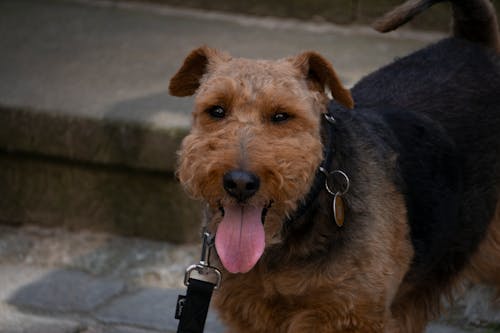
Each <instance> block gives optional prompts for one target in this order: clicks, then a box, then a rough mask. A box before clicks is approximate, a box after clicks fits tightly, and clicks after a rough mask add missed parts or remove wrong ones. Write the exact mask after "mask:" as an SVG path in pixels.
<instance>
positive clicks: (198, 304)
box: [175, 232, 222, 333]
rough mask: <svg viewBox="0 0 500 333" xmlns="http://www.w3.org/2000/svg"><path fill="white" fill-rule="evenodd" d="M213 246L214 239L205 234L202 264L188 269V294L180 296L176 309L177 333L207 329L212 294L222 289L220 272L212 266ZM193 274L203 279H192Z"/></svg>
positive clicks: (186, 277) (193, 332) (186, 278)
mask: <svg viewBox="0 0 500 333" xmlns="http://www.w3.org/2000/svg"><path fill="white" fill-rule="evenodd" d="M213 244H214V238H213V237H212V236H211V235H210V234H209V233H208V232H204V233H203V245H202V249H201V259H200V262H199V263H198V264H196V265H191V266H189V267H188V268H187V269H186V275H185V277H184V284H185V285H186V286H187V292H186V295H185V296H184V295H179V297H178V299H177V307H176V309H175V319H178V320H179V326H178V327H177V333H202V332H203V329H204V328H205V321H206V319H207V315H208V308H209V306H210V300H211V298H212V293H213V291H214V290H215V289H218V288H219V287H220V283H221V279H222V275H221V273H220V271H219V270H218V269H217V268H215V267H213V266H210V261H209V260H210V250H211V248H212V246H213ZM193 272H197V273H198V275H199V276H200V277H203V279H195V278H193V277H191V274H192V273H193ZM210 280H215V281H214V282H211V281H210Z"/></svg>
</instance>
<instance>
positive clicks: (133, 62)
mask: <svg viewBox="0 0 500 333" xmlns="http://www.w3.org/2000/svg"><path fill="white" fill-rule="evenodd" d="M401 2H402V1H399V0H332V1H327V0H310V1H306V0H290V1H275V2H270V1H264V0H252V1H232V2H231V1H224V0H212V1H204V0H183V1H180V0H157V1H136V2H133V1H125V0H124V1H99V0H0V286H1V287H0V332H2V333H4V332H28V333H34V332H47V333H59V332H75V333H76V332H86V333H90V332H103V333H111V332H125V333H141V332H142V333H145V332H174V331H175V328H176V321H175V320H174V319H173V310H174V305H175V300H176V295H177V294H178V293H179V292H181V289H182V287H183V285H182V281H183V274H184V269H185V268H186V267H187V266H188V265H190V264H193V263H196V262H197V260H198V258H197V257H198V252H199V242H200V236H199V235H200V220H201V218H200V216H201V215H200V205H199V204H198V203H196V202H193V201H192V200H190V199H189V198H187V197H186V195H185V194H184V192H183V190H182V188H181V187H180V186H179V185H178V183H177V181H176V179H175V166H176V151H177V149H178V147H179V144H180V142H181V140H182V138H183V137H184V136H185V135H186V133H187V131H188V130H189V126H190V111H191V107H192V106H191V105H192V98H182V99H181V98H173V97H170V96H168V92H167V87H168V81H169V79H170V77H171V76H172V75H173V74H174V73H175V71H176V70H177V69H178V68H179V67H180V65H181V64H182V61H183V59H184V57H185V56H186V55H187V54H188V53H189V51H190V50H192V49H194V48H196V47H198V46H200V45H209V46H212V47H216V48H220V49H223V50H226V51H228V52H230V53H232V54H233V55H235V56H244V57H250V58H271V59H276V58H280V57H285V56H289V55H293V54H297V53H299V52H301V51H304V50H316V51H318V52H320V53H322V54H323V55H324V56H325V57H326V58H328V59H329V60H330V61H331V62H332V63H333V65H334V67H335V68H336V70H337V73H339V75H340V76H341V78H342V80H343V82H344V83H345V84H346V85H347V86H352V85H353V84H354V83H356V82H357V81H358V80H359V79H360V78H361V77H363V76H364V75H366V74H368V73H370V72H371V71H373V70H375V69H377V68H379V67H381V66H383V65H385V64H388V63H390V62H391V61H392V60H393V59H395V58H397V57H402V56H404V55H406V54H408V53H410V52H412V51H414V50H416V49H419V48H421V47H423V46H425V45H428V44H430V43H432V42H435V41H437V40H439V39H440V38H443V37H445V36H446V35H447V33H448V27H449V25H450V22H451V20H450V10H449V6H448V5H447V4H439V5H437V6H435V7H434V8H432V9H431V10H429V11H427V12H425V13H424V15H422V16H421V17H418V18H417V19H416V20H414V21H412V22H411V23H410V24H409V25H408V26H405V27H404V28H402V29H400V30H398V31H396V32H393V33H390V34H388V35H381V34H378V33H376V32H375V31H373V30H372V29H371V28H370V27H369V24H370V23H371V22H372V21H373V20H374V19H375V18H377V17H378V16H379V15H381V14H382V13H384V12H385V11H387V10H388V9H390V8H392V7H393V6H395V5H397V4H399V3H401ZM493 2H494V4H495V6H496V8H497V11H498V10H499V9H500V0H495V1H493ZM491 298H492V293H491V290H489V289H488V288H486V287H475V288H473V289H472V290H471V291H470V292H469V293H468V294H467V296H466V297H464V298H461V299H460V300H459V301H458V303H457V304H458V305H457V306H455V307H453V308H452V309H451V310H450V313H449V314H448V315H447V316H446V317H443V318H442V319H441V320H439V321H436V322H435V323H433V324H432V325H430V327H429V330H428V332H429V333H439V332H441V333H444V332H477V333H486V332H500V324H499V323H500V311H499V310H498V309H499V307H492V306H490V305H488V301H489V300H491ZM220 331H222V325H221V324H220V322H219V321H218V320H217V318H216V316H215V315H213V314H211V316H210V318H209V321H208V323H207V332H208V333H211V332H220Z"/></svg>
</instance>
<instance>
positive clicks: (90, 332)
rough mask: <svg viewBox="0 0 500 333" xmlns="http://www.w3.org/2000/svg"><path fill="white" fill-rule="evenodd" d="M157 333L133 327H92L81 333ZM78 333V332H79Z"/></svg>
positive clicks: (164, 332)
mask: <svg viewBox="0 0 500 333" xmlns="http://www.w3.org/2000/svg"><path fill="white" fill-rule="evenodd" d="M154 332H158V331H156V330H154V331H152V330H145V329H140V328H135V327H127V326H97V327H96V326H94V327H92V326H91V327H88V328H86V329H85V330H84V331H82V332H81V333H154ZM79 333H80V332H79ZM162 333H174V331H172V332H170V331H168V332H166V331H163V332H162Z"/></svg>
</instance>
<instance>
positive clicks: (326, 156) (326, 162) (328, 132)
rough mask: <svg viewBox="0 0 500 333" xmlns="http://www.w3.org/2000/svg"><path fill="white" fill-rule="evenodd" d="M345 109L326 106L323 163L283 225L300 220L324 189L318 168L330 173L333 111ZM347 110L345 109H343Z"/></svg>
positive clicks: (332, 145) (332, 105) (322, 127)
mask: <svg viewBox="0 0 500 333" xmlns="http://www.w3.org/2000/svg"><path fill="white" fill-rule="evenodd" d="M343 109H345V108H344V107H343V106H341V105H340V104H338V103H336V102H335V101H333V100H332V101H330V103H329V105H328V111H327V113H325V114H323V117H322V118H321V131H322V138H323V161H322V162H321V164H320V166H319V167H318V170H316V176H315V177H314V181H313V184H312V186H311V188H310V190H309V193H307V195H306V196H305V197H304V199H303V200H302V201H301V202H300V203H299V206H298V207H297V209H296V210H295V212H294V213H293V214H292V215H290V217H288V218H287V219H286V222H285V224H286V225H287V226H291V225H292V223H293V222H294V221H297V220H298V219H300V218H301V217H302V216H303V215H304V214H305V213H306V212H307V211H308V210H309V208H310V207H311V205H312V203H313V202H314V201H315V200H316V199H317V197H318V195H319V194H320V193H321V191H322V190H323V189H324V188H325V177H326V176H325V174H324V173H323V172H321V171H320V168H323V169H324V170H327V171H330V169H331V166H332V161H333V155H334V153H335V149H334V132H335V123H336V122H337V120H336V118H335V117H334V116H333V113H332V111H333V110H343ZM345 110H347V109H345Z"/></svg>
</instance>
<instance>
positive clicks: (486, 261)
mask: <svg viewBox="0 0 500 333" xmlns="http://www.w3.org/2000/svg"><path fill="white" fill-rule="evenodd" d="M465 277H466V278H468V279H470V280H472V281H474V282H484V283H487V284H491V285H494V286H496V287H497V288H498V292H499V293H500V201H499V202H498V203H497V208H496V212H495V214H494V215H493V220H492V221H491V224H490V226H489V229H488V232H487V234H486V238H485V239H484V240H483V242H482V243H481V244H480V246H479V249H478V251H477V252H476V253H475V254H474V255H473V256H472V258H471V261H470V265H469V267H468V268H467V269H466V271H465Z"/></svg>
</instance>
